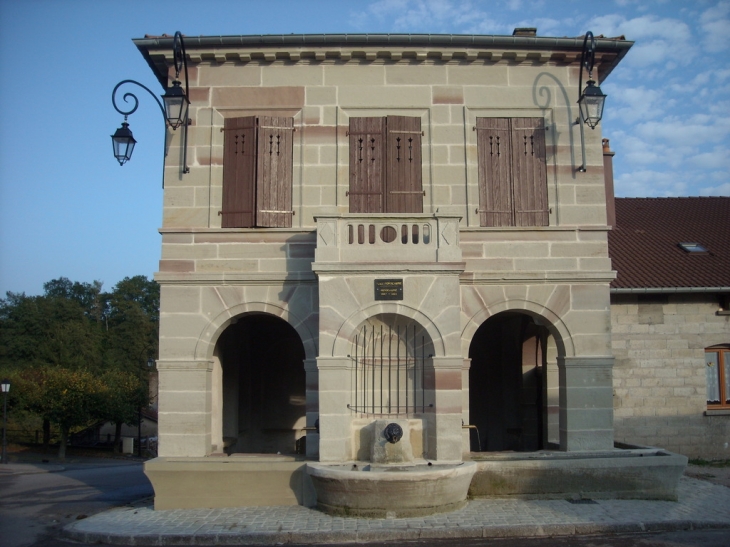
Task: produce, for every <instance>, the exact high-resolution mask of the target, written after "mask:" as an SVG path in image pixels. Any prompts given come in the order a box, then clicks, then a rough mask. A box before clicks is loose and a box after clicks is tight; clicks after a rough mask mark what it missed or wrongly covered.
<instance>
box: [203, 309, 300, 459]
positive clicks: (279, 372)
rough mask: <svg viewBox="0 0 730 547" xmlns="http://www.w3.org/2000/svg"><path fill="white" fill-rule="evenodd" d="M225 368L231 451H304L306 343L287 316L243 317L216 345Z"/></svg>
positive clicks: (226, 435)
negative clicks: (280, 317)
mask: <svg viewBox="0 0 730 547" xmlns="http://www.w3.org/2000/svg"><path fill="white" fill-rule="evenodd" d="M216 355H217V356H218V358H219V359H220V363H221V371H222V395H223V405H222V411H221V412H222V429H223V440H224V445H225V447H226V452H227V453H229V454H232V453H263V454H277V453H280V454H293V453H297V452H299V453H302V452H303V451H304V447H303V441H302V440H301V439H302V438H303V437H304V430H303V428H304V427H305V425H306V378H305V371H304V364H303V361H304V347H303V345H302V341H301V339H300V338H299V335H298V334H297V332H296V331H295V330H294V328H293V327H292V326H291V325H289V324H288V323H287V322H286V321H284V320H282V319H279V318H278V317H274V316H271V315H266V314H251V315H246V316H243V317H241V318H240V319H239V320H238V321H237V322H236V323H234V324H232V325H230V326H229V327H228V328H227V329H226V330H225V331H224V332H223V334H222V335H221V337H220V338H219V340H218V343H217V344H216Z"/></svg>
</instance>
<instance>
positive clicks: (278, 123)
mask: <svg viewBox="0 0 730 547" xmlns="http://www.w3.org/2000/svg"><path fill="white" fill-rule="evenodd" d="M223 131H224V144H223V207H222V211H220V213H219V214H220V215H222V217H223V219H222V220H221V227H222V228H254V227H261V228H291V225H292V215H293V214H294V212H293V211H292V169H293V158H294V152H293V150H294V149H293V135H292V132H293V131H294V119H293V118H280V117H273V116H258V117H257V116H246V117H244V118H227V119H226V120H225V125H224V127H223Z"/></svg>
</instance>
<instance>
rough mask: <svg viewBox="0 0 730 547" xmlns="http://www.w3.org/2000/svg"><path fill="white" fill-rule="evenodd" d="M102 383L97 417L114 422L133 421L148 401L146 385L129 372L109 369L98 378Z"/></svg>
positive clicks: (129, 422)
mask: <svg viewBox="0 0 730 547" xmlns="http://www.w3.org/2000/svg"><path fill="white" fill-rule="evenodd" d="M100 381H101V383H102V385H103V388H102V391H101V393H100V395H101V401H100V404H99V407H98V411H99V412H98V417H99V418H100V419H102V420H105V421H110V422H114V423H128V424H132V423H135V422H136V420H137V412H138V409H139V408H141V407H145V406H147V404H148V403H149V394H148V391H147V389H146V388H147V385H146V383H145V382H143V381H142V380H140V378H138V377H136V376H134V375H133V374H131V373H129V372H125V371H122V370H116V369H111V370H108V371H107V372H105V373H104V375H103V376H102V377H101V378H100Z"/></svg>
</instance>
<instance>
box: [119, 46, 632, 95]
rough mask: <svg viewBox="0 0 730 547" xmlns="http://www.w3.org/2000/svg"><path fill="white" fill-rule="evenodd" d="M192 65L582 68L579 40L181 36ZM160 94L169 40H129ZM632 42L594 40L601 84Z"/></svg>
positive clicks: (165, 82) (164, 84) (164, 83)
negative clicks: (476, 64)
mask: <svg viewBox="0 0 730 547" xmlns="http://www.w3.org/2000/svg"><path fill="white" fill-rule="evenodd" d="M184 38H185V49H186V51H187V54H188V58H189V60H190V62H192V63H201V62H215V63H226V62H236V63H239V62H252V61H254V62H264V63H273V62H276V61H286V62H289V63H292V62H294V63H296V62H300V61H304V62H307V63H311V62H312V61H314V62H326V61H330V62H335V61H337V62H347V61H349V60H355V61H358V62H360V63H362V62H368V61H369V62H377V61H381V62H383V61H389V62H397V61H400V60H411V61H416V62H428V61H431V62H448V61H451V60H456V61H460V62H485V61H486V62H500V61H505V62H510V63H521V62H526V63H531V64H539V63H550V62H552V63H557V64H562V65H570V64H575V65H579V64H580V58H581V53H582V51H583V39H584V37H583V36H580V37H577V38H548V37H540V36H493V35H477V34H271V35H261V34H254V35H241V36H185V37H184ZM133 42H134V44H135V45H136V46H137V48H138V49H139V50H140V52H141V53H142V56H143V57H144V58H145V60H146V61H147V63H148V64H149V65H150V67H151V68H152V71H153V72H154V73H155V76H156V77H157V79H158V80H159V82H160V84H161V85H162V87H163V88H166V87H167V85H168V67H169V66H171V65H172V44H173V37H172V36H168V35H162V36H147V37H145V38H138V39H135V40H133ZM633 44H634V42H630V41H627V40H625V39H624V38H623V37H619V38H603V37H598V38H596V62H595V68H596V70H597V73H598V79H599V81H600V82H602V81H603V80H605V78H606V77H607V76H608V75H609V74H610V73H611V71H612V70H613V69H614V68H615V67H616V66H617V65H618V63H619V62H620V61H621V59H623V57H624V56H625V55H626V53H628V51H629V49H630V48H631V46H632V45H633Z"/></svg>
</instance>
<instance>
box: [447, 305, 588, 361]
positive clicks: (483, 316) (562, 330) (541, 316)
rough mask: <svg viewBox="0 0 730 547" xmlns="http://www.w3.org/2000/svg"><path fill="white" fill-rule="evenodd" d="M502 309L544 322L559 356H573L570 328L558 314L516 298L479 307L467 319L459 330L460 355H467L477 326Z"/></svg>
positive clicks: (539, 322)
mask: <svg viewBox="0 0 730 547" xmlns="http://www.w3.org/2000/svg"><path fill="white" fill-rule="evenodd" d="M504 311H514V312H521V313H524V314H526V315H529V316H530V317H532V318H533V320H535V322H536V323H538V324H545V327H547V329H548V331H550V334H551V335H552V336H553V338H554V339H555V344H556V345H557V348H558V353H559V354H560V356H562V357H574V356H575V345H574V344H573V338H572V336H571V334H570V330H569V329H568V326H567V325H566V324H565V322H564V321H563V320H562V318H561V317H560V316H558V314H556V313H555V312H553V311H552V310H551V309H549V308H546V307H545V306H544V305H543V304H539V303H537V302H532V301H530V300H523V299H516V298H511V299H509V300H502V301H500V302H497V303H495V304H490V305H489V307H488V308H483V309H480V310H479V311H478V312H477V313H475V314H474V315H472V316H471V317H470V318H469V319H468V320H467V322H466V325H465V326H464V328H463V330H462V332H461V349H462V355H469V347H470V345H471V342H472V340H473V339H474V335H475V334H476V332H477V330H478V329H479V327H480V326H481V325H482V324H483V323H484V322H485V321H486V320H487V319H489V318H490V317H492V316H493V315H496V314H498V313H501V312H504Z"/></svg>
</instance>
